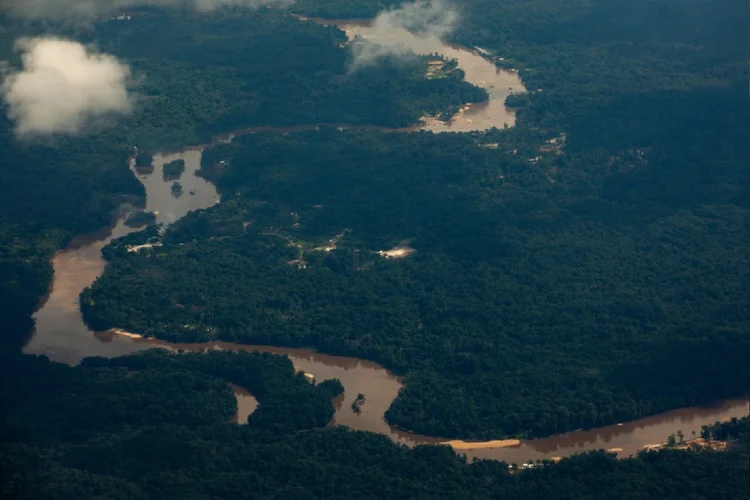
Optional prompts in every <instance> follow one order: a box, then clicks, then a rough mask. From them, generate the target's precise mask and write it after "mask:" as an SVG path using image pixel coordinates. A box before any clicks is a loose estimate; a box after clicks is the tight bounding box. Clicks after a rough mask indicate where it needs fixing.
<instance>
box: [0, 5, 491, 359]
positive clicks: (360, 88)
mask: <svg viewBox="0 0 750 500" xmlns="http://www.w3.org/2000/svg"><path fill="white" fill-rule="evenodd" d="M44 28H46V30H44V31H43V30H42V26H40V25H37V24H31V23H30V24H24V23H21V22H19V21H18V20H17V19H5V18H0V53H2V54H4V55H5V56H6V57H8V59H9V60H10V61H11V63H13V64H19V61H18V54H16V53H14V51H13V49H12V47H13V43H14V41H15V40H16V39H18V38H19V37H22V36H39V35H42V34H44V35H45V36H47V35H57V36H64V37H70V38H73V39H77V40H81V41H82V42H85V43H91V44H93V45H94V46H96V47H97V48H98V49H99V50H101V51H103V52H107V53H111V54H113V55H115V56H117V57H119V58H120V60H121V61H122V62H124V63H127V64H128V65H129V66H130V67H131V70H132V72H133V74H134V78H133V81H132V82H131V86H132V89H131V90H132V92H133V94H134V95H135V96H136V106H135V109H134V112H133V113H132V114H131V115H130V116H127V117H123V118H122V119H121V120H120V121H119V122H118V123H117V124H116V126H115V127H114V128H104V129H102V128H97V129H94V130H92V131H91V132H90V133H89V134H87V135H85V136H72V137H55V138H49V139H41V140H40V139H36V140H31V141H29V140H18V139H17V138H16V137H15V136H14V134H13V124H12V123H11V122H10V121H9V120H8V119H7V118H6V114H7V109H6V107H5V105H3V107H2V109H0V111H2V118H0V151H1V153H0V155H1V156H0V277H2V280H0V303H2V304H3V305H4V307H3V308H2V312H0V338H2V339H4V340H6V341H8V342H11V343H12V344H14V345H18V344H19V343H22V342H23V339H24V338H25V336H26V335H27V334H28V332H29V331H30V330H31V328H32V322H31V319H30V315H31V312H32V311H33V309H34V308H35V307H36V305H37V304H38V302H39V298H40V297H41V296H42V295H43V294H44V293H45V291H46V290H47V287H48V286H49V283H50V280H51V273H52V270H51V268H50V266H49V264H48V260H49V259H50V257H51V255H52V254H53V253H54V251H56V250H57V249H59V248H60V247H61V246H63V245H65V244H66V243H67V242H68V241H69V240H70V238H71V237H72V236H73V235H77V234H82V233H87V232H92V231H95V230H99V229H101V228H103V227H105V226H107V225H108V224H109V223H110V221H111V219H112V216H113V212H114V211H115V209H116V208H117V207H118V206H119V205H120V204H121V203H122V202H132V203H136V204H137V203H140V202H142V197H143V195H144V194H145V193H144V191H143V188H142V186H141V185H140V183H139V182H138V181H137V180H136V179H135V178H134V176H133V175H132V174H131V173H130V171H129V170H128V168H127V163H126V159H127V157H128V155H129V154H131V152H132V146H134V145H135V146H137V147H138V148H139V150H140V151H141V153H142V154H141V155H139V158H141V157H143V158H147V156H145V155H147V153H148V152H149V151H153V150H155V149H156V148H169V147H177V146H179V145H185V144H199V143H201V142H207V141H209V140H210V138H211V136H212V135H213V134H214V133H218V132H227V131H229V130H232V129H236V128H242V127H253V126H268V125H277V126H281V125H297V124H315V123H318V122H334V123H336V122H346V123H355V124H356V123H360V124H373V125H384V126H407V125H412V124H414V123H416V122H417V121H418V120H419V118H420V117H421V116H423V115H425V114H439V113H442V112H446V111H449V110H451V109H454V108H455V107H456V106H457V105H460V104H462V103H465V102H476V101H481V100H484V99H485V98H486V92H485V91H484V90H482V89H478V88H477V87H474V86H472V85H470V84H468V83H466V82H465V81H463V80H462V73H461V72H460V71H455V72H453V73H451V75H450V77H449V78H443V79H428V78H426V77H425V74H426V62H425V60H424V59H422V58H413V59H410V60H405V61H404V60H395V59H388V58H386V59H385V60H384V61H383V65H382V66H380V67H377V68H375V67H372V68H366V69H363V70H361V71H357V72H350V63H351V54H350V50H349V48H348V47H345V46H344V42H345V41H346V36H345V34H344V33H343V32H341V31H339V30H337V29H334V28H326V27H323V26H320V25H317V24H315V23H310V22H303V21H300V20H298V19H296V18H294V17H293V16H291V15H289V14H288V13H286V12H283V11H277V10H260V11H244V10H225V11H219V12H216V13H213V14H200V15H199V14H190V13H182V14H178V13H175V12H170V13H168V14H167V13H166V12H163V11H159V10H152V11H149V12H148V13H146V14H144V15H139V16H134V17H133V18H132V19H131V20H129V21H117V20H103V21H100V22H97V23H94V24H93V25H92V26H91V27H90V28H92V29H81V28H71V27H69V26H65V25H62V26H56V25H45V26H44ZM247 47H252V48H253V49H252V50H247ZM279 61H283V65H282V67H279ZM71 188H73V189H71Z"/></svg>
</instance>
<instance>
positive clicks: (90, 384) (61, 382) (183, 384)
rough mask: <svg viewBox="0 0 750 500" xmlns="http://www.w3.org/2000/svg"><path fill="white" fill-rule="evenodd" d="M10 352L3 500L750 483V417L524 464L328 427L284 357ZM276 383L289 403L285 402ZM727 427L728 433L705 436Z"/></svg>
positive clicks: (667, 492) (472, 494)
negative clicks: (658, 443)
mask: <svg viewBox="0 0 750 500" xmlns="http://www.w3.org/2000/svg"><path fill="white" fill-rule="evenodd" d="M1 361H2V363H0V372H1V373H2V376H1V377H0V397H2V399H3V401H4V402H10V403H12V404H10V405H6V406H5V407H4V408H5V414H4V418H3V419H2V420H0V495H2V497H3V498H14V499H15V498H17V499H34V500H44V499H56V500H64V499H71V500H72V499H80V498H87V499H88V498H90V499H99V498H101V499H105V498H106V499H149V498H153V499H159V500H163V499H172V498H175V499H180V500H186V499H204V498H214V499H224V498H226V499H235V498H274V499H276V498H278V499H288V498H305V499H308V498H309V499H314V498H326V499H331V498H334V499H337V498H342V499H343V498H352V497H356V498H378V499H383V498H441V499H444V498H448V499H453V498H455V499H475V498H555V499H571V500H573V499H575V500H580V499H597V500H599V499H609V498H612V499H615V498H629V499H643V500H646V499H657V498H659V499H671V498H674V499H680V500H683V499H696V500H697V499H706V498H717V499H718V498H721V499H740V498H746V497H747V493H748V489H747V488H748V480H750V477H748V468H747V466H746V465H747V461H748V427H747V419H743V420H740V421H737V422H735V423H734V424H733V425H732V426H731V429H732V435H731V436H727V437H730V438H731V439H732V443H731V444H730V447H729V449H728V451H726V452H716V451H710V450H696V451H679V450H672V449H665V450H661V451H655V452H654V451H652V452H642V453H641V454H639V455H638V456H637V457H631V458H627V459H624V460H617V459H616V458H615V457H614V455H613V454H607V453H605V452H603V451H601V452H589V453H586V454H583V455H578V456H574V457H572V458H568V459H563V460H562V461H561V462H560V463H558V464H551V463H550V464H546V465H545V466H542V467H538V468H535V469H533V470H525V471H519V472H515V473H514V472H513V471H512V469H509V467H508V464H505V463H502V462H496V461H475V462H473V463H471V464H468V463H466V461H465V460H464V459H463V458H462V457H459V456H457V455H456V454H454V453H453V452H452V451H451V450H450V448H448V447H444V446H419V447H417V448H414V449H409V448H406V447H403V446H399V445H396V444H394V443H393V442H391V441H390V440H389V439H388V438H386V437H385V436H379V435H377V434H372V433H367V432H355V431H349V430H346V429H343V428H340V427H332V428H323V429H321V428H319V427H320V426H321V424H324V423H326V422H327V420H326V419H327V418H330V413H327V412H328V411H331V410H332V404H331V397H332V396H333V394H334V393H333V392H331V391H330V390H329V389H328V388H327V387H326V385H330V384H318V385H317V386H315V385H312V384H310V383H308V382H306V381H305V379H304V378H303V377H299V376H296V375H295V374H294V370H293V368H292V367H291V364H290V363H289V362H288V359H286V358H281V357H278V356H272V355H258V354H249V355H248V354H233V353H224V352H210V353H205V354H199V355H176V354H169V353H166V352H146V353H143V354H139V355H137V356H129V357H125V358H120V359H114V360H104V359H101V358H90V359H87V360H85V361H84V362H83V363H82V365H80V366H77V367H68V366H65V365H60V364H57V363H53V362H50V361H48V360H47V359H46V358H44V357H36V356H18V355H15V354H13V355H8V353H4V354H3V355H2V360H1ZM229 381H242V382H243V383H246V384H248V385H250V386H252V387H253V389H254V390H255V391H258V392H257V393H258V395H259V398H260V400H261V405H260V407H259V408H258V410H256V413H259V412H264V411H267V412H270V413H268V415H269V416H270V415H271V414H274V419H273V421H269V420H268V419H266V418H262V417H259V418H254V415H255V414H253V415H251V418H250V419H249V422H248V424H247V425H236V424H231V423H227V421H228V420H229V419H230V418H231V416H232V414H233V412H234V405H235V403H234V401H233V397H232V393H231V392H230V390H229V387H228V385H227V382H229ZM321 386H323V387H321ZM265 391H269V392H268V393H266V392H265ZM276 391H281V392H286V393H287V395H292V394H294V397H295V402H294V403H293V404H289V405H287V406H284V405H281V406H277V404H276V401H274V399H273V398H274V396H273V393H274V392H276ZM261 395H262V396H261ZM303 395H307V397H303ZM265 398H271V400H267V399H265ZM266 406H268V408H264V407H266ZM284 414H286V415H288V417H287V419H284ZM302 415H305V416H308V417H309V418H308V419H305V418H302V417H301V416H302ZM325 415H328V416H327V417H325ZM320 418H322V420H320ZM720 426H723V427H721V428H724V427H727V426H726V424H717V426H714V427H712V428H710V429H708V428H707V429H706V432H709V433H710V432H719V429H720Z"/></svg>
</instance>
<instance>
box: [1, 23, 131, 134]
mask: <svg viewBox="0 0 750 500" xmlns="http://www.w3.org/2000/svg"><path fill="white" fill-rule="evenodd" d="M16 48H17V49H18V50H19V51H21V52H22V56H21V60H22V67H21V69H20V70H8V71H6V74H5V79H4V81H3V84H2V94H3V98H4V99H5V101H6V102H7V104H8V112H9V116H10V118H11V119H12V120H13V121H14V122H15V124H16V133H17V135H19V136H41V135H50V134H75V133H79V132H81V131H82V130H83V128H84V127H87V126H89V125H92V124H95V123H96V122H97V121H98V120H100V119H102V118H104V117H107V116H111V115H113V114H124V113H128V112H130V110H131V108H132V102H131V99H130V97H129V95H128V88H127V86H128V82H129V81H130V69H129V68H128V66H127V65H125V64H123V63H121V62H120V61H118V60H117V58H116V57H114V56H111V55H109V54H102V53H99V52H96V51H95V50H93V49H91V48H87V47H85V46H83V45H81V44H80V43H78V42H74V41H70V40H63V39H60V38H51V37H41V38H33V39H22V40H19V41H18V42H17V43H16Z"/></svg>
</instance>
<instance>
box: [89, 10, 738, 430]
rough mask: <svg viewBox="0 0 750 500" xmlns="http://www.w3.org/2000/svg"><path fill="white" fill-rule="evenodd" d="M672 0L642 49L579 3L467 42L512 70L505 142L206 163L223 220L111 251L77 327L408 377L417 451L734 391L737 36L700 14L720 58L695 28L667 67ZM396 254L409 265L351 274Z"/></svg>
mask: <svg viewBox="0 0 750 500" xmlns="http://www.w3.org/2000/svg"><path fill="white" fill-rule="evenodd" d="M641 3H642V4H643V5H641V6H640V7H642V8H643V9H646V10H648V9H651V8H652V7H653V6H654V5H655V3H654V2H650V1H646V0H644V1H643V2H641ZM656 3H659V2H656ZM688 3H689V4H690V6H689V8H686V9H683V10H680V11H679V13H677V12H676V11H675V8H676V7H675V5H673V2H668V1H664V2H661V4H663V5H662V6H661V7H659V8H658V9H657V10H658V12H660V13H661V14H660V15H662V16H664V18H665V19H667V20H669V22H668V23H666V27H665V29H664V30H663V31H661V32H659V34H658V35H657V34H656V33H652V32H651V31H650V30H655V29H656V28H655V27H654V26H651V25H650V24H648V23H649V22H650V21H649V19H648V18H644V17H639V16H635V15H633V14H632V12H630V11H628V15H624V14H623V15H622V16H621V17H622V21H623V22H624V23H625V25H626V26H630V27H632V29H629V30H628V29H618V30H612V29H610V30H604V29H599V28H598V26H599V24H600V23H601V24H603V25H604V26H608V25H609V24H611V23H612V22H613V20H614V19H620V17H617V16H619V15H620V14H621V12H620V10H621V8H620V7H617V6H611V5H610V4H608V3H606V2H594V3H593V4H591V5H590V6H588V7H582V6H576V7H575V8H573V9H572V10H571V11H570V12H569V13H568V14H567V15H566V16H563V17H561V18H560V19H559V20H557V21H553V20H552V17H553V14H554V12H552V11H555V7H554V6H548V7H547V8H548V9H550V10H551V11H550V12H549V13H547V14H546V15H544V16H541V17H540V20H539V21H538V23H539V25H538V26H536V27H535V29H534V30H532V31H531V32H532V33H536V34H537V36H536V38H535V39H534V40H531V39H530V38H529V35H528V32H529V31H528V30H527V31H524V32H523V34H522V30H521V29H520V28H515V27H514V28H513V29H508V30H503V31H502V35H498V37H497V39H496V40H495V43H496V44H499V45H494V46H493V45H492V44H490V43H489V41H488V40H484V41H482V40H480V39H477V40H475V43H482V44H483V46H484V47H487V48H488V49H490V50H493V51H498V50H499V47H502V48H503V50H507V51H509V55H510V56H513V57H515V58H516V59H515V62H518V63H520V62H523V66H522V67H521V70H522V76H523V78H524V80H525V81H526V84H527V86H529V88H530V90H531V92H530V93H529V94H527V95H526V96H521V97H517V99H518V101H519V102H518V103H517V104H519V105H520V106H521V109H520V111H519V120H518V124H517V126H516V127H514V128H512V129H507V130H493V131H489V132H487V133H484V134H481V133H476V134H466V135H455V134H448V135H445V134H443V135H432V134H429V133H418V134H409V135H392V134H379V133H376V132H356V131H355V132H344V133H337V132H334V131H330V130H322V131H319V132H314V133H313V132H310V133H301V134H294V135H289V136H284V137H278V136H273V135H263V134H260V135H255V136H250V137H243V138H242V139H240V140H238V141H237V142H236V143H234V144H232V145H221V146H216V147H215V148H212V149H209V150H208V151H207V152H206V153H205V155H204V160H203V162H204V165H203V166H204V169H203V171H204V175H206V176H207V177H209V178H211V179H212V180H214V181H215V182H216V183H217V185H218V187H219V188H220V190H221V191H222V192H223V193H224V201H223V202H222V204H220V205H219V206H217V207H214V208H212V209H210V210H208V211H204V212H199V213H196V214H193V215H192V216H188V217H187V218H186V219H185V220H183V221H182V222H181V223H179V224H177V225H176V226H175V227H173V228H172V229H171V230H170V231H169V232H168V233H167V236H166V237H165V241H164V242H165V243H166V244H167V246H165V247H162V248H160V249H158V250H153V251H151V252H144V253H141V254H138V255H133V254H127V253H126V252H124V251H122V252H119V253H118V252H113V259H112V262H111V266H110V267H109V268H108V270H107V272H106V273H105V275H104V276H103V277H102V279H101V280H99V281H98V282H97V283H96V284H95V286H94V287H93V289H92V290H90V291H87V292H86V293H85V294H84V296H83V297H82V307H83V310H84V314H85V317H86V319H87V320H88V321H89V322H90V323H91V324H92V326H94V327H96V328H106V327H111V326H118V327H124V328H128V329H131V330H133V331H135V332H139V333H145V334H149V335H155V336H158V337H162V338H167V339H170V340H189V341H199V340H207V339H211V338H217V337H218V338H222V339H227V340H242V341H247V342H253V343H258V342H267V343H276V344H284V345H294V346H313V347H316V348H318V349H321V350H323V351H326V352H332V353H341V354H350V355H356V356H362V357H367V358H369V359H374V360H377V361H379V362H382V363H383V364H385V365H386V366H387V367H389V368H391V369H393V370H396V371H398V372H400V373H404V374H406V375H407V385H406V388H405V390H404V391H403V392H402V394H401V395H400V397H399V398H398V399H397V400H396V402H395V404H394V405H393V407H392V408H391V410H390V411H389V413H388V419H389V421H390V422H392V423H395V424H398V425H402V426H404V427H407V428H409V429H412V430H415V431H418V432H423V433H429V434H433V435H442V436H461V437H497V436H499V435H526V436H539V435H545V434H550V433H555V432H563V431H566V430H571V429H575V428H579V427H592V426H597V425H605V424H609V423H614V422H617V421H621V420H625V419H633V418H637V417H640V416H644V415H647V414H653V413H656V412H659V411H663V410H666V409H668V408H674V407H678V406H683V405H689V404H695V403H700V402H707V401H710V400H713V399H716V398H721V397H726V396H730V395H741V394H743V393H745V391H746V387H747V381H748V377H749V376H750V375H749V371H748V367H747V364H746V362H745V359H746V358H747V356H748V354H750V339H748V336H747V322H748V309H747V307H746V305H747V304H746V287H747V282H748V266H747V255H746V252H745V250H746V243H747V234H748V200H750V196H749V193H748V190H747V186H749V185H750V175H749V174H750V172H749V171H748V168H747V165H748V161H750V144H749V143H748V142H747V141H746V137H748V134H750V117H749V116H748V112H747V111H748V109H749V108H748V102H747V97H748V95H747V88H746V81H747V66H746V64H745V63H744V62H743V61H742V58H741V57H740V53H739V52H737V50H735V49H734V48H733V47H736V46H737V44H738V43H739V42H742V41H743V40H744V39H745V37H746V34H745V33H744V32H742V33H741V32H739V31H737V30H736V29H735V28H736V26H735V24H736V23H735V21H734V18H732V17H730V16H725V15H723V14H722V15H721V16H720V18H717V19H715V21H716V22H717V23H723V24H722V25H723V26H724V27H725V29H724V30H722V31H721V33H720V36H719V37H718V38H717V37H713V36H711V34H712V33H713V31H711V32H706V30H699V31H698V32H697V34H696V36H695V37H694V38H693V39H692V45H690V46H689V47H687V46H682V47H683V48H682V49H681V50H680V51H679V53H677V54H675V53H673V47H675V46H678V45H679V44H685V43H687V41H686V40H685V35H684V32H683V30H687V29H689V28H691V27H694V26H696V23H698V22H699V20H700V16H703V15H707V11H706V9H707V8H708V6H706V4H705V3H701V2H688ZM305 5H306V4H304V3H302V4H300V5H299V6H298V7H299V9H300V10H301V11H303V12H305V13H309V14H321V15H327V16H331V17H336V11H335V10H331V11H325V12H322V11H311V10H305V9H306V7H305ZM326 5H327V7H326V8H330V9H336V8H337V4H336V3H335V2H331V3H330V4H326ZM347 5H349V6H350V7H352V6H356V2H354V3H348V4H347ZM479 5H480V4H479V3H476V2H469V3H467V5H466V6H465V7H464V9H465V14H466V16H467V21H465V25H474V24H472V23H476V24H475V25H476V26H482V27H483V26H485V25H486V23H488V22H489V20H488V19H490V18H492V19H494V17H492V16H490V17H488V18H487V19H482V20H479V19H476V18H475V17H473V14H472V13H473V12H474V9H478V8H479ZM513 5H515V7H514V8H520V7H519V4H518V3H517V2H512V1H509V2H500V6H498V10H494V11H493V12H503V9H511V7H512V6H513ZM608 6H609V7H608ZM537 8H540V9H541V8H542V7H537ZM629 8H632V11H633V12H638V9H637V8H636V7H635V6H631V7H629ZM608 9H609V10H608ZM713 9H714V7H711V10H713ZM728 9H729V7H728ZM730 10H731V9H730ZM338 14H339V15H350V14H353V13H351V12H348V11H341V12H339V13H338ZM535 14H537V13H536V12H534V9H531V8H529V12H528V13H526V14H525V15H524V16H521V17H520V20H519V21H518V22H519V23H520V26H527V25H528V24H529V23H532V22H533V19H536V18H535V17H534V16H535ZM362 15H365V13H364V12H363V13H362ZM715 15H716V16H718V14H715ZM506 22H507V21H506ZM587 22H590V23H592V25H595V26H597V29H596V30H594V31H593V32H591V33H587V35H585V36H584V35H582V34H581V33H582V32H584V31H586V30H584V29H583V28H582V26H584V25H585V23H587ZM550 23H556V24H555V29H554V30H547V31H544V36H542V31H543V29H542V28H543V27H544V26H546V25H549V24H550ZM607 23H609V24H607ZM655 23H656V25H659V26H660V25H661V23H662V21H658V22H656V21H655ZM477 33H480V34H481V33H486V31H485V30H484V29H480V30H477ZM455 36H456V37H459V39H461V40H466V38H461V37H466V36H468V34H467V30H461V29H459V30H458V31H457V33H456V34H455ZM476 36H478V35H476ZM485 42H487V43H485ZM568 47H570V51H571V52H570V54H573V55H572V56H571V55H569V56H566V57H562V56H560V54H561V52H564V50H566V48H568ZM582 47H588V49H587V50H588V51H589V52H590V53H587V54H586V56H585V57H583V56H582V57H580V58H578V59H576V58H575V56H574V55H575V54H576V53H577V50H579V49H581V48H582ZM618 48H619V49H618ZM625 48H627V50H625ZM514 54H515V55H514ZM557 56H560V57H557ZM556 57H557V58H556ZM635 60H637V61H638V64H637V65H635V64H634V61H635ZM667 62H669V64H667ZM678 63H679V64H678ZM498 64H501V65H503V64H506V61H505V60H503V61H500V60H498ZM526 66H528V67H526ZM570 66H574V68H573V69H570V68H569V67H570ZM610 66H611V67H610ZM644 68H651V73H649V72H647V71H646V70H645V69H644ZM620 74H622V77H617V78H615V77H613V75H620ZM220 161H223V162H224V163H223V164H220V163H219V162H220ZM402 241H405V242H408V243H406V244H407V245H410V246H411V247H413V248H414V249H416V250H417V252H416V253H415V254H413V255H411V256H409V257H407V258H406V259H403V260H392V259H388V258H384V257H382V256H379V255H378V254H377V253H375V252H376V251H385V250H388V249H389V248H391V247H393V246H395V245H398V244H399V243H400V242H402ZM170 244H171V246H170ZM334 247H335V249H334ZM321 249H322V250H332V251H322V252H321V251H320V250H321ZM217 289H220V290H222V293H221V294H216V293H215V290H217ZM185 306H190V307H185ZM184 325H188V327H185V326H184ZM456 402H458V403H459V404H456Z"/></svg>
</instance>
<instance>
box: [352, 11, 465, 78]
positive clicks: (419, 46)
mask: <svg viewBox="0 0 750 500" xmlns="http://www.w3.org/2000/svg"><path fill="white" fill-rule="evenodd" d="M457 23H458V12H456V10H455V9H454V8H453V7H452V6H450V5H449V4H448V3H446V2H445V1H444V0H417V1H415V2H411V3H405V4H402V5H401V6H399V7H398V8H395V9H390V10H385V11H383V12H381V13H380V14H378V16H377V17H376V18H375V20H374V21H373V22H372V26H371V27H370V29H369V30H367V31H368V33H367V38H368V39H369V40H371V41H372V42H373V43H367V42H366V43H355V44H352V53H353V54H354V67H355V68H357V67H361V66H364V65H367V64H372V63H374V62H375V61H377V59H378V58H380V57H383V56H393V55H396V56H405V55H408V54H410V53H413V52H416V53H426V52H433V51H435V50H436V49H437V48H438V46H439V42H438V41H439V40H440V39H442V38H444V37H445V36H447V35H449V34H450V33H451V32H452V31H453V30H454V29H455V27H456V24H457Z"/></svg>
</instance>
